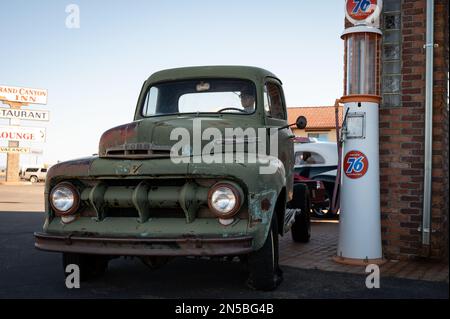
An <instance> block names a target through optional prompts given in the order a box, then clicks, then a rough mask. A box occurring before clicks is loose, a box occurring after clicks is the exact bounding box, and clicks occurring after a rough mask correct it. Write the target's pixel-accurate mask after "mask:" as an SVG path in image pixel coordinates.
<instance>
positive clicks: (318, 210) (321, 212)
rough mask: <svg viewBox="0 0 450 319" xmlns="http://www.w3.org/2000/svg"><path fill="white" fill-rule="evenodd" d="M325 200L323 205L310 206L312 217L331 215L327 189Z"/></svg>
mask: <svg viewBox="0 0 450 319" xmlns="http://www.w3.org/2000/svg"><path fill="white" fill-rule="evenodd" d="M325 202H326V203H327V204H326V205H325V206H324V207H315V206H313V207H312V212H313V214H314V217H317V218H325V217H329V216H331V213H330V205H331V198H330V195H329V193H328V191H326V192H325Z"/></svg>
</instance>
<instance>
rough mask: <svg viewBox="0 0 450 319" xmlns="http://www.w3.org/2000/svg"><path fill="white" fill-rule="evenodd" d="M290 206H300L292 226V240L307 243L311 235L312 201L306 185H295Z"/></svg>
mask: <svg viewBox="0 0 450 319" xmlns="http://www.w3.org/2000/svg"><path fill="white" fill-rule="evenodd" d="M288 208H300V210H301V212H299V213H297V214H296V216H295V222H294V224H293V225H292V228H291V235H292V240H293V241H294V242H296V243H307V242H309V239H310V237H311V201H310V197H309V190H308V187H307V186H306V185H303V184H295V185H294V198H293V199H292V201H291V202H289V203H288Z"/></svg>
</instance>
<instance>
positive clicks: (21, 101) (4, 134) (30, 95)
mask: <svg viewBox="0 0 450 319" xmlns="http://www.w3.org/2000/svg"><path fill="white" fill-rule="evenodd" d="M47 95H48V93H47V90H43V89H32V88H23V87H15V86H7V85H0V101H2V102H3V103H4V104H7V105H9V109H8V108H3V107H2V108H0V118H7V119H9V124H10V126H9V127H4V126H0V140H7V141H8V147H7V148H4V147H2V153H3V152H6V153H7V155H6V156H7V159H6V182H19V181H20V176H19V170H20V154H21V153H28V152H29V149H28V148H23V147H22V148H21V147H20V146H19V141H30V142H43V141H45V129H42V128H34V127H29V128H22V127H20V121H21V119H24V120H34V121H48V119H49V113H48V111H38V110H34V111H33V110H23V109H22V107H23V106H26V105H28V104H47Z"/></svg>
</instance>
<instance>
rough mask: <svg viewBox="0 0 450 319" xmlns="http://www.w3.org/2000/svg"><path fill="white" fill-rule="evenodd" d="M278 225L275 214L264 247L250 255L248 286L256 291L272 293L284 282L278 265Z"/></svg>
mask: <svg viewBox="0 0 450 319" xmlns="http://www.w3.org/2000/svg"><path fill="white" fill-rule="evenodd" d="M278 258H279V256H278V225H277V218H276V214H275V213H274V214H273V217H272V221H271V226H270V231H269V234H268V235H267V238H266V241H265V242H264V245H263V246H262V247H261V248H260V249H259V250H257V251H255V252H253V253H250V254H249V255H248V267H249V270H250V276H249V278H248V281H247V285H248V286H249V287H250V288H252V289H256V290H264V291H270V290H274V289H275V288H277V287H278V285H279V284H280V283H281V282H282V281H283V272H282V271H281V269H280V266H279V264H278Z"/></svg>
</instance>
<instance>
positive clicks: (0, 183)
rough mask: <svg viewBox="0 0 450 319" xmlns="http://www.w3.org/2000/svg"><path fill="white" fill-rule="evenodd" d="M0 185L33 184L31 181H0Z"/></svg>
mask: <svg viewBox="0 0 450 319" xmlns="http://www.w3.org/2000/svg"><path fill="white" fill-rule="evenodd" d="M0 185H8V186H23V185H33V183H32V182H0Z"/></svg>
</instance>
